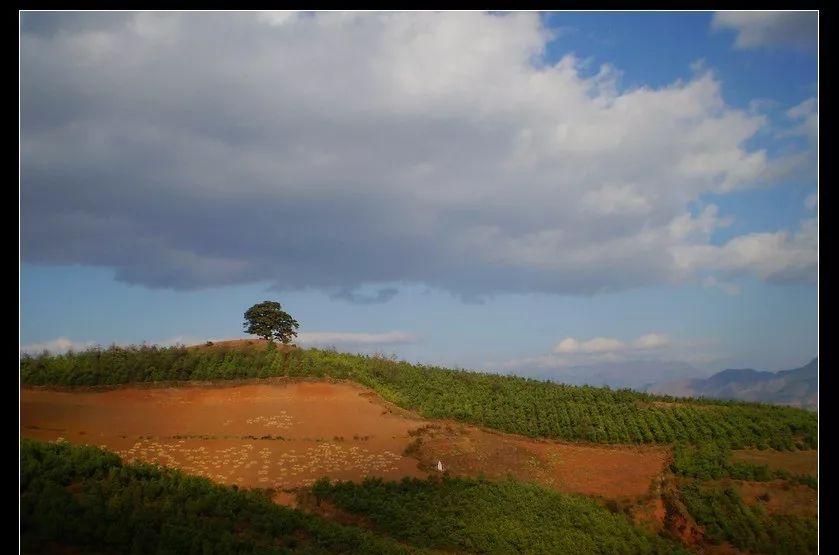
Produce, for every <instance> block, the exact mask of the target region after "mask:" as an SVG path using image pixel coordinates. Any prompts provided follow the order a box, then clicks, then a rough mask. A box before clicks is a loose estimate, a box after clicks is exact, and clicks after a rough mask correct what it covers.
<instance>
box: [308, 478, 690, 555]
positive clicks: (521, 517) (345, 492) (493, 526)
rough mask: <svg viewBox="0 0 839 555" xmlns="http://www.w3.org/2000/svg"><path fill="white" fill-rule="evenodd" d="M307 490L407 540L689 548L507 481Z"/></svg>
mask: <svg viewBox="0 0 839 555" xmlns="http://www.w3.org/2000/svg"><path fill="white" fill-rule="evenodd" d="M312 493H313V494H314V496H315V497H316V498H317V499H318V500H319V501H320V500H327V501H329V502H330V503H332V504H334V505H336V506H338V507H340V508H341V509H343V510H345V511H348V512H350V513H353V514H356V515H360V516H363V517H364V518H365V519H367V520H368V521H369V522H370V523H371V524H372V526H373V529H374V530H376V531H378V532H382V533H384V534H387V535H388V536H391V537H394V538H397V539H399V540H402V541H404V542H407V543H409V544H411V545H414V546H418V547H424V548H430V549H440V550H444V551H455V552H462V551H467V552H470V553H581V554H582V553H603V554H623V553H626V554H628V553H639V554H640V553H662V554H664V553H668V554H670V553H686V552H685V551H684V549H683V548H682V547H681V546H680V545H678V544H677V543H675V542H672V541H669V540H665V539H664V538H662V537H660V536H656V535H653V534H651V533H648V532H645V531H642V530H641V529H639V528H637V527H636V526H634V525H633V524H632V523H631V522H630V520H629V518H628V517H627V516H625V515H624V514H614V513H612V512H610V511H609V510H607V509H606V508H604V507H601V506H600V505H598V504H597V503H595V502H594V501H592V500H591V499H587V498H585V497H582V496H577V495H568V494H562V493H557V492H555V491H551V490H546V489H543V488H540V487H538V486H533V485H525V484H522V483H518V482H515V481H512V480H507V481H503V482H497V483H492V482H487V481H483V480H471V479H462V478H456V479H454V478H443V479H442V480H418V479H411V478H405V479H404V480H402V481H401V482H384V481H382V480H381V479H378V478H368V479H366V480H364V482H362V483H360V484H357V483H352V482H339V483H335V484H330V482H329V480H326V479H322V480H319V481H318V482H316V483H315V485H314V486H312Z"/></svg>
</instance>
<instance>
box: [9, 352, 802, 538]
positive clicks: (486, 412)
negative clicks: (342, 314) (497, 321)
mask: <svg viewBox="0 0 839 555" xmlns="http://www.w3.org/2000/svg"><path fill="white" fill-rule="evenodd" d="M272 376H291V377H332V378H338V379H349V380H353V381H356V382H359V383H361V384H363V385H366V386H369V387H371V388H373V389H374V390H376V391H377V392H378V393H379V394H380V395H382V396H383V397H384V398H386V399H388V400H390V401H393V402H395V403H397V404H399V405H401V406H403V407H405V408H408V409H412V410H416V411H418V412H419V413H420V414H422V415H424V416H426V417H431V418H453V419H458V420H461V421H465V422H470V423H474V424H479V425H484V426H488V427H493V428H497V429H500V430H503V431H508V432H514V433H520V434H524V435H530V436H544V437H552V438H558V439H565V440H577V441H591V442H601V443H624V442H627V443H670V442H678V444H679V445H678V446H677V447H678V449H677V451H678V453H677V455H679V453H681V455H679V456H677V458H676V460H674V465H673V470H674V471H675V472H677V473H678V474H682V475H684V476H693V477H694V483H695V484H696V485H695V486H688V487H686V488H684V491H681V492H679V497H680V498H681V499H682V501H683V503H684V505H686V506H687V507H688V508H689V510H690V512H691V514H693V513H695V515H694V516H695V517H696V519H697V521H699V523H700V524H701V525H702V526H703V527H705V528H706V529H707V531H708V532H707V534H706V540H707V541H710V542H712V543H713V542H728V543H730V544H732V545H735V546H737V547H740V548H743V549H752V550H754V549H757V550H763V551H766V552H778V553H785V552H790V551H798V552H805V553H806V552H812V551H813V548H814V546H815V545H816V543H815V542H816V540H815V533H816V532H815V531H816V521H815V519H805V518H796V517H792V518H786V517H782V516H781V517H778V516H774V517H769V516H767V515H764V514H762V513H761V512H760V511H759V510H754V509H751V508H748V507H746V506H745V505H744V504H743V503H742V501H740V500H739V498H737V497H736V494H732V492H730V491H725V490H721V489H719V488H717V489H714V486H712V485H711V484H710V483H705V482H703V480H705V479H707V478H711V477H718V476H720V475H722V476H734V477H736V476H739V475H740V474H747V475H748V476H741V477H744V478H748V479H752V480H754V479H765V477H764V476H763V474H764V473H766V472H768V470H767V469H765V468H762V467H758V466H755V465H743V464H736V465H735V464H733V463H732V462H731V461H730V457H729V455H730V452H729V449H730V447H742V446H757V447H767V446H768V447H774V448H776V449H790V448H796V447H799V448H800V447H816V433H817V415H815V414H813V413H810V412H807V411H803V410H799V409H792V408H787V407H774V406H768V405H758V404H750V403H741V402H728V401H714V400H682V399H673V398H669V397H660V396H651V395H647V394H642V393H636V392H632V391H625V390H624V391H612V390H609V389H607V388H593V387H574V386H563V385H557V384H552V383H546V382H539V381H535V380H527V379H522V378H513V377H506V376H494V375H487V374H480V373H474V372H463V371H453V370H447V369H444V368H437V367H426V366H419V365H412V364H408V363H405V362H395V361H390V360H386V359H382V358H376V357H365V356H357V355H347V354H340V353H335V352H332V351H323V350H315V349H309V350H293V351H291V352H283V351H280V350H273V349H267V350H264V349H254V348H242V347H241V346H239V347H223V346H222V347H212V348H202V349H185V348H157V347H136V348H128V349H121V348H111V349H107V350H96V349H94V350H90V351H86V352H83V353H75V354H68V355H61V356H47V355H45V356H40V357H32V358H25V359H24V360H22V362H21V377H22V381H23V383H24V384H25V385H48V386H76V385H82V386H84V385H116V384H125V383H133V382H162V381H180V380H210V379H243V378H265V377H272ZM691 445H692V446H693V447H691ZM43 470H44V468H43V467H36V470H35V471H33V472H34V474H33V475H37V474H38V473H40V472H42V471H43ZM148 471H149V470H148V467H145V470H143V472H148ZM120 472H122V473H123V474H125V473H126V472H128V477H127V478H124V481H125V483H126V484H133V483H134V482H137V481H138V480H140V481H142V480H143V479H144V478H142V473H140V474H136V473H134V471H133V470H121V471H120ZM165 472H166V473H169V474H167V475H168V476H175V475H178V473H174V474H172V473H171V471H165ZM706 474H707V476H706ZM771 476H773V477H774V476H775V473H772V474H771ZM178 479H179V480H193V479H192V478H185V477H181V478H178ZM195 480H198V479H197V478H196V479H195ZM47 481H48V482H49V480H47ZM808 483H809V484H810V485H811V486H812V487H816V482H815V479H812V480H811V481H810V482H808ZM97 487H98V486H97ZM133 487H134V486H132V488H133ZM179 487H180V486H179ZM212 487H213V488H216V489H218V488H221V486H212ZM132 488H129V489H132ZM323 488H324V486H323V485H321V494H322V495H323V496H324V498H328V499H330V500H331V501H333V502H335V503H336V504H338V505H339V506H342V507H343V508H344V509H346V510H350V511H355V512H358V513H359V514H361V515H363V516H365V517H367V518H368V519H369V520H371V521H372V522H373V524H374V526H375V527H376V528H377V529H378V530H380V531H382V532H385V533H387V534H389V535H392V536H393V537H395V538H398V539H401V540H403V541H406V542H408V544H409V545H413V546H414V547H417V546H420V547H429V546H433V547H435V548H436V547H443V548H455V549H458V548H459V549H470V550H488V551H501V552H503V551H509V550H511V549H512V547H513V546H517V549H525V550H526V549H528V546H529V548H531V549H532V550H534V551H545V550H549V551H550V550H554V548H556V549H560V550H565V548H566V547H567V545H570V544H564V543H562V542H566V541H573V545H574V548H575V550H580V551H582V552H598V550H600V551H601V552H603V550H604V546H605V548H607V549H606V551H608V550H609V549H611V550H612V551H614V549H615V547H614V545H612V544H611V543H609V542H611V541H612V538H622V539H621V545H626V546H627V551H626V552H655V551H656V550H660V549H661V546H662V545H665V546H667V545H668V544H667V543H666V542H665V543H660V542H661V541H662V540H661V538H657V537H650V536H647V535H645V534H644V533H643V532H640V531H639V530H637V529H635V528H634V527H632V526H631V525H629V524H628V523H626V522H624V521H622V520H620V519H621V518H623V517H620V518H618V519H617V520H615V518H617V515H616V516H612V515H611V514H610V513H608V511H606V510H605V509H602V508H601V507H598V506H596V505H594V504H592V503H591V502H589V501H586V500H585V499H582V498H575V497H573V496H561V494H556V493H554V492H546V491H545V490H540V489H539V488H532V487H531V486H524V485H521V484H515V483H502V484H495V485H492V484H487V483H485V482H480V481H469V480H465V481H448V482H443V483H432V482H427V483H424V482H415V483H413V485H410V486H404V485H401V486H400V485H398V484H382V483H381V482H376V481H372V482H366V483H365V484H363V485H352V484H344V485H336V486H327V489H323ZM406 488H407V489H406ZM142 489H143V488H141V490H142ZM221 489H222V490H225V488H221ZM45 491H46V492H47V493H45ZM55 491H56V490H55V488H54V487H52V486H48V487H47V489H46V490H39V493H38V494H37V495H30V497H31V498H32V499H34V500H35V501H31V502H37V500H38V499H40V498H42V497H43V496H44V495H47V494H49V495H52V494H54V493H55ZM214 491H215V490H214ZM219 491H220V490H219ZM225 491H226V490H225ZM348 492H349V493H350V494H351V495H350V496H349V497H348V496H347V494H348ZM237 495H241V494H237ZM557 495H559V496H560V497H557V498H556V499H554V498H553V497H551V496H557ZM117 498H119V496H117ZM353 499H355V500H353ZM360 499H364V500H366V501H365V503H367V504H366V505H358V500H360ZM525 500H526V501H525ZM65 501H66V500H65ZM249 502H254V503H257V505H250V506H249V508H248V509H247V511H246V512H244V513H242V515H245V514H249V513H250V512H251V511H255V514H257V515H262V514H263V512H264V511H265V510H266V509H264V507H263V506H261V505H259V504H258V503H265V500H264V499H261V498H258V496H257V497H253V498H251V501H249ZM548 502H549V503H548ZM119 503H122V506H123V508H124V509H125V510H128V509H129V508H131V507H134V508H133V509H131V510H132V511H133V512H132V514H134V513H137V512H138V511H139V514H141V515H142V514H144V511H145V512H148V508H147V505H146V504H145V503H146V501H145V498H144V497H143V496H142V495H140V496H139V497H137V496H136V495H135V496H134V497H132V498H131V499H128V500H126V499H121V500H120V501H119V502H118V503H117V505H118V506H119ZM544 503H548V505H545V506H544V507H543V508H544V511H542V512H543V513H544V514H547V515H551V517H550V518H548V519H543V518H541V517H540V516H539V514H535V513H532V512H529V509H528V508H529V507H531V506H536V507H539V506H542V505H543V504H544ZM575 503H576V504H577V505H575ZM164 506H168V505H165V504H164ZM396 506H405V507H410V510H407V511H405V510H402V511H395V510H394V507H396ZM441 506H445V507H448V508H449V509H447V510H446V511H440V507H441ZM557 507H566V509H567V508H573V509H574V511H573V512H574V514H575V515H577V516H576V517H568V514H567V513H565V514H564V516H563V513H562V512H561V511H562V509H557ZM113 508H114V502H113V501H108V503H107V510H106V509H105V508H104V507H102V506H100V507H98V508H96V509H95V511H98V512H97V513H94V514H98V515H99V516H100V517H101V516H102V515H104V514H107V513H108V512H109V511H111V510H113ZM47 509H48V507H43V506H39V507H37V508H36V509H32V510H31V512H30V521H29V522H32V523H39V522H41V521H42V520H43V519H44V518H45V516H44V515H50V514H53V515H54V517H55V518H56V519H58V516H59V514H58V513H55V512H53V513H50V512H49V511H48V510H47ZM280 509H281V508H280ZM155 510H156V509H155ZM552 510H559V511H560V513H557V514H554V513H551V511H552ZM269 512H270V511H269ZM62 514H63V513H62ZM69 514H73V511H72V510H71V511H70V513H69ZM278 514H279V513H278ZM289 514H294V515H296V516H294V518H292V519H291V521H293V522H295V523H296V524H294V525H293V526H292V528H291V530H293V531H292V532H291V533H290V536H289V538H290V540H289V541H292V542H296V543H292V544H290V546H291V547H293V548H294V549H296V550H301V549H302V550H311V552H318V550H321V551H322V550H326V551H330V550H333V551H334V548H331V547H329V546H328V541H330V540H329V539H328V538H330V537H335V536H334V535H335V534H337V535H338V536H341V534H350V535H351V536H352V534H354V533H356V532H358V531H357V530H355V531H354V532H350V531H352V530H354V529H352V528H350V529H348V530H350V531H347V529H345V528H343V527H338V528H335V529H330V530H329V531H328V532H322V531H320V525H319V524H317V523H319V522H321V521H318V520H305V519H304V520H299V519H300V518H302V517H300V516H299V513H294V512H291V513H281V514H280V516H279V517H278V516H277V515H276V514H274V515H273V516H264V517H263V516H260V517H259V518H260V519H261V520H260V522H263V521H264V522H266V523H267V522H269V521H271V520H272V519H275V520H276V519H277V518H279V521H283V522H284V521H286V520H289V518H290V517H289V516H288V515H289ZM581 515H582V516H581ZM132 518H134V517H132ZM142 518H148V517H141V521H142ZM218 518H222V521H224V518H225V517H223V516H222V517H220V516H219V515H214V516H212V515H211V518H210V520H211V521H212V522H215V520H214V519H218ZM575 518H576V520H575ZM265 519H267V520H265ZM176 520H177V518H176ZM67 522H71V521H69V520H68V521H67ZM126 522H128V523H129V524H131V523H132V522H133V521H132V520H130V519H129V520H128V521H124V522H123V523H122V524H125V523H126ZM301 523H304V524H301ZM305 523H308V524H305ZM312 523H315V524H312ZM418 523H423V526H421V527H420V528H422V530H420V528H417V525H418ZM135 524H136V523H135ZM135 524H131V525H135ZM52 525H53V526H54V525H55V524H54V523H53V524H52ZM37 526H40V524H37V525H36V528H37ZM58 526H59V529H60V530H63V531H64V532H63V533H62V535H60V536H59V537H65V536H64V534H69V537H73V538H75V537H76V536H74V535H73V534H75V532H72V533H71V531H69V530H68V529H67V524H66V523H65V527H64V528H61V525H60V524H59V525H58ZM100 526H101V524H100ZM268 526H269V528H267V529H266V528H257V529H256V530H257V537H256V540H254V541H255V542H256V543H255V544H254V545H255V546H256V551H257V552H258V551H259V550H260V549H263V548H264V545H263V544H261V543H260V542H261V541H263V540H261V539H259V537H258V534H259V533H261V532H259V530H262V531H263V532H264V530H271V528H270V526H273V525H268ZM283 526H286V525H285V524H284V525H283ZM295 526H296V528H295ZM312 526H314V528H312ZM176 528H177V527H176ZM210 528H213V527H212V526H210V527H208V525H207V524H206V522H203V521H202V520H201V519H199V520H197V521H189V524H188V525H187V526H185V527H182V529H180V532H178V531H177V530H176V529H174V528H172V527H171V526H168V525H165V526H164V525H161V527H160V528H159V529H158V532H157V533H158V534H163V536H164V537H165V538H169V536H172V537H173V538H176V537H181V540H179V541H187V538H191V537H192V535H193V534H195V533H196V532H195V530H197V531H198V532H197V533H198V534H199V536H200V535H202V534H205V533H207V532H208V530H209V529H210ZM81 529H82V530H87V529H86V528H84V526H82V528H81ZM138 529H139V530H140V531H141V532H142V533H141V536H140V537H141V540H137V539H136V538H135V537H133V536H132V539H131V541H132V542H136V541H145V540H142V538H143V537H145V536H143V535H142V534H145V533H146V532H143V530H145V528H144V527H143V526H141V527H140V528H138ZM225 529H226V528H225V527H224V526H222V527H221V530H222V531H223V530H225ZM164 530H165V533H164ZM190 530H191V531H190ZM213 530H214V531H213V533H218V530H215V529H213ZM248 530H250V528H249V529H248ZM284 530H285V529H284ZM531 531H537V532H538V533H531ZM54 532H55V531H54V530H53V532H52V533H54ZM100 532H101V531H100ZM234 532H236V531H235V526H234ZM83 533H88V534H89V530H88V532H83ZM178 534H180V535H181V536H178ZM319 534H325V535H324V536H323V537H321V536H320V535H319ZM99 535H101V534H99ZM99 535H96V536H95V538H96V539H97V541H100V540H101V538H99ZM152 535H154V534H152ZM237 535H241V532H236V533H234V534H233V539H231V538H230V537H227V536H224V535H223V539H218V538H216V539H213V540H212V541H210V542H209V545H212V546H216V545H217V546H222V547H224V546H227V547H229V546H230V545H235V544H230V543H229V542H230V541H235V540H236V537H237ZM29 537H30V538H32V537H36V538H43V537H50V536H49V534H47V535H46V536H44V535H43V530H41V532H38V533H37V534H35V535H34V536H33V533H32V532H31V531H30V533H29ZM87 537H88V538H90V537H94V536H87ZM103 537H109V536H107V535H106V536H103ZM213 537H215V536H213ZM248 537H250V536H248ZM282 537H285V536H282ZM289 538H286V539H289ZM312 538H314V539H312ZM347 538H349V540H347ZM347 538H344V539H342V540H341V541H345V540H347V541H351V542H357V543H356V544H355V547H354V548H351V549H350V551H353V552H359V551H363V550H364V549H367V544H366V543H365V542H373V541H374V539H370V536H369V534H368V535H364V534H362V535H361V536H358V537H356V536H352V538H350V537H349V536H347ZM170 539H171V538H169V539H167V540H166V541H169V540H170ZM378 540H381V541H384V542H385V543H383V544H381V545H378V544H371V545H377V547H376V548H375V549H379V550H387V549H394V550H398V549H401V548H402V547H404V546H399V545H398V544H392V543H388V541H386V540H382V539H381V538H378ZM173 541H174V540H173ZM249 541H250V540H249ZM283 541H285V540H283ZM323 541H326V542H327V543H326V544H324V543H322V542H323ZM358 542H360V543H358ZM132 545H133V544H132ZM191 545H192V546H193V547H194V546H195V545H197V544H191ZM202 545H204V546H206V545H208V543H207V541H204V543H202ZM325 545H326V546H327V547H324V546H325ZM248 546H250V544H248ZM270 547H271V549H274V548H277V545H272V546H270ZM280 547H289V545H282V544H281V545H280ZM670 548H672V545H670ZM196 549H197V548H196ZM375 549H374V551H375ZM237 550H241V546H240V547H238V548H237ZM382 552H384V551H382Z"/></svg>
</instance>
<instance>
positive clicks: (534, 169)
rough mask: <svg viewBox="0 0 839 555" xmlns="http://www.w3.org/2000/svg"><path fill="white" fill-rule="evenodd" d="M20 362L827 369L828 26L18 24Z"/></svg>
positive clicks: (515, 18) (591, 374)
mask: <svg viewBox="0 0 839 555" xmlns="http://www.w3.org/2000/svg"><path fill="white" fill-rule="evenodd" d="M20 26H21V36H20V79H21V83H20V93H21V108H20V119H21V123H20V127H21V132H20V212H21V237H20V243H21V270H20V310H21V314H20V326H21V337H20V342H21V350H22V351H26V352H37V351H41V350H43V349H48V350H51V351H63V350H67V349H69V348H73V349H80V348H84V347H85V346H89V345H95V344H99V345H108V344H111V343H118V344H130V343H140V342H149V343H160V344H167V345H168V344H178V343H182V344H190V343H196V342H203V341H206V340H208V339H215V340H218V339H225V338H234V337H241V336H243V332H242V319H243V318H242V314H243V313H244V311H245V310H246V309H247V308H248V307H249V306H250V305H252V304H254V303H256V302H259V301H262V300H267V299H271V300H278V301H280V302H281V303H282V305H283V307H284V309H286V310H287V311H289V312H290V313H291V314H292V315H293V316H294V317H295V318H296V319H297V320H298V321H299V322H300V324H301V325H300V330H299V331H300V334H299V337H298V343H299V344H302V345H313V346H334V347H336V348H338V349H340V350H346V351H357V352H367V353H372V352H381V353H386V354H389V355H394V356H397V357H399V358H404V359H407V360H411V361H417V362H422V363H427V364H440V365H446V366H456V367H462V368H472V369H478V370H485V371H497V372H504V373H516V374H521V375H528V376H538V377H542V378H551V379H556V380H559V381H569V382H573V383H578V382H580V383H582V382H586V383H595V384H599V383H601V382H602V383H609V384H611V385H615V384H617V385H628V386H633V387H635V386H640V385H643V384H645V383H652V382H654V381H661V380H665V379H680V378H683V377H694V376H701V375H707V374H709V373H712V372H715V371H719V370H722V369H724V368H731V367H752V368H757V369H761V370H773V371H774V370H782V369H788V368H793V367H796V366H800V365H802V364H804V363H806V362H807V361H809V360H810V359H811V358H812V357H814V356H816V355H817V352H818V342H817V341H818V301H817V297H818V291H817V278H818V165H817V150H818V101H817V93H818V52H817V47H818V19H817V15H816V14H815V13H812V12H772V13H761V12H724V13H703V12H691V13H687V12H683V13H652V12H644V13H609V12H598V13H585V12H553V13H533V12H526V13H478V12H458V13H353V14H341V13H290V12H242V13H236V12H225V13H191V12H184V13H154V12H143V13H129V12H113V13H96V12H86V13H70V12H64V13H48V12H37V13H28V12H25V13H22V14H21V20H20Z"/></svg>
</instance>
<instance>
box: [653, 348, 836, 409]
mask: <svg viewBox="0 0 839 555" xmlns="http://www.w3.org/2000/svg"><path fill="white" fill-rule="evenodd" d="M818 364H819V363H818V358H817V357H816V358H813V359H812V360H811V361H810V362H808V363H807V364H805V365H803V366H801V367H798V368H792V369H790V370H781V371H779V372H766V371H759V370H755V369H753V368H729V369H726V370H723V371H721V372H717V373H716V374H713V375H712V376H709V377H708V378H692V379H686V380H673V381H665V382H659V383H657V384H654V385H652V386H650V387H648V388H646V391H647V392H648V393H657V394H663V395H673V396H677V397H712V398H716V399H736V400H740V401H756V402H764V403H774V404H780V405H788V406H793V407H801V408H807V409H812V410H818V402H819V401H818V395H819V390H818Z"/></svg>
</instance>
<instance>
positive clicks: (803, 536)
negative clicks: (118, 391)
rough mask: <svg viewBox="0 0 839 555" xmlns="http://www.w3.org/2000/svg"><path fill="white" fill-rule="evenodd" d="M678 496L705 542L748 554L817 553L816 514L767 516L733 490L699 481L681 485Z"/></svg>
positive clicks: (792, 554)
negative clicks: (728, 545)
mask: <svg viewBox="0 0 839 555" xmlns="http://www.w3.org/2000/svg"><path fill="white" fill-rule="evenodd" d="M680 494H681V498H682V501H683V502H684V503H685V506H686V507H687V509H688V511H689V512H690V514H691V515H692V516H693V517H694V518H695V519H696V522H697V523H698V524H700V525H701V526H703V527H704V529H705V539H706V541H711V542H716V543H722V542H728V543H730V544H731V545H733V546H734V547H737V548H739V549H741V550H743V551H747V552H751V553H778V554H790V555H798V554H804V553H817V552H818V522H817V520H816V518H815V517H803V516H794V515H769V514H767V513H766V512H765V511H764V510H763V508H762V507H760V506H755V507H749V506H748V505H746V504H745V503H743V501H742V499H741V498H740V496H739V495H738V494H737V492H736V491H735V490H734V489H731V488H722V487H718V486H707V485H702V484H690V485H686V486H683V487H682V488H681V492H680Z"/></svg>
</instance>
